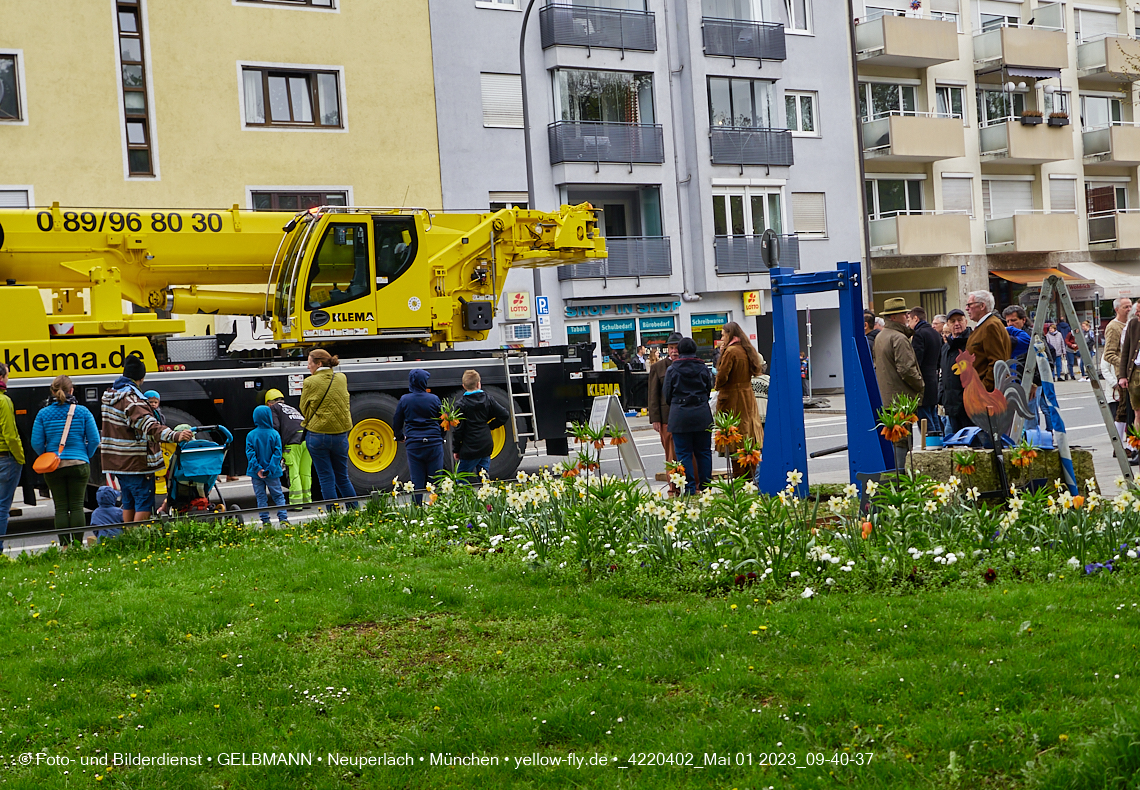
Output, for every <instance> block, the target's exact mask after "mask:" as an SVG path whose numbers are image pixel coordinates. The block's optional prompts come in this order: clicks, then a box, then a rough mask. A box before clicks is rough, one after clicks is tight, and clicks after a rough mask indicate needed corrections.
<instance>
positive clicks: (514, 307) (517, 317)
mask: <svg viewBox="0 0 1140 790" xmlns="http://www.w3.org/2000/svg"><path fill="white" fill-rule="evenodd" d="M529 318H530V291H515V292H513V293H509V294H507V320H508V321H525V320H527V319H529Z"/></svg>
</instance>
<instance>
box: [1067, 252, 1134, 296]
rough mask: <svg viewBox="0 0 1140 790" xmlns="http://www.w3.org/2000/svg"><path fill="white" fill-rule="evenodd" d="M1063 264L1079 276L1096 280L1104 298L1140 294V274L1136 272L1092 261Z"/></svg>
mask: <svg viewBox="0 0 1140 790" xmlns="http://www.w3.org/2000/svg"><path fill="white" fill-rule="evenodd" d="M1062 265H1063V266H1064V267H1065V268H1066V269H1068V270H1069V271H1071V272H1073V273H1074V274H1076V275H1077V276H1078V277H1081V278H1084V279H1086V280H1092V281H1093V282H1095V283H1096V284H1097V287H1098V290H1100V292H1101V298H1102V299H1116V298H1118V297H1121V296H1128V297H1133V296H1138V295H1140V276H1137V275H1136V274H1129V273H1127V272H1122V271H1120V270H1117V269H1110V268H1108V267H1107V266H1101V265H1100V264H1099V263H1093V262H1092V261H1077V262H1075V263H1065V264H1062Z"/></svg>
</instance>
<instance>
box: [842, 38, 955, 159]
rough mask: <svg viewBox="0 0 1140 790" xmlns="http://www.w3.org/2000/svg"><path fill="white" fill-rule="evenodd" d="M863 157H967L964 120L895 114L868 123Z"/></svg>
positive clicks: (864, 130) (865, 130)
mask: <svg viewBox="0 0 1140 790" xmlns="http://www.w3.org/2000/svg"><path fill="white" fill-rule="evenodd" d="M895 18H898V17H895ZM863 155H864V157H866V158H867V159H871V158H875V159H880V160H883V161H886V162H937V161H938V160H939V159H953V158H954V157H958V156H965V155H966V136H965V134H964V132H963V128H962V119H961V118H960V117H956V116H939V115H935V114H933V113H911V114H908V115H901V114H900V115H896V114H893V113H892V114H891V115H889V116H887V117H884V118H876V119H874V120H873V121H865V122H864V123H863Z"/></svg>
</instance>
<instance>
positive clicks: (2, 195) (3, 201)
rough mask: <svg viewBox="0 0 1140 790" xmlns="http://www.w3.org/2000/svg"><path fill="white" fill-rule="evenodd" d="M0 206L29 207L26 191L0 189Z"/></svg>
mask: <svg viewBox="0 0 1140 790" xmlns="http://www.w3.org/2000/svg"><path fill="white" fill-rule="evenodd" d="M0 208H29V206H28V193H27V191H26V190H23V189H0Z"/></svg>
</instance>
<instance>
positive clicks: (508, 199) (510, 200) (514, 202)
mask: <svg viewBox="0 0 1140 790" xmlns="http://www.w3.org/2000/svg"><path fill="white" fill-rule="evenodd" d="M529 200H530V197H529V196H528V195H527V193H526V192H488V193H487V201H488V202H489V203H502V204H503V205H506V206H525V205H526V204H527V202H528V201H529Z"/></svg>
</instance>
